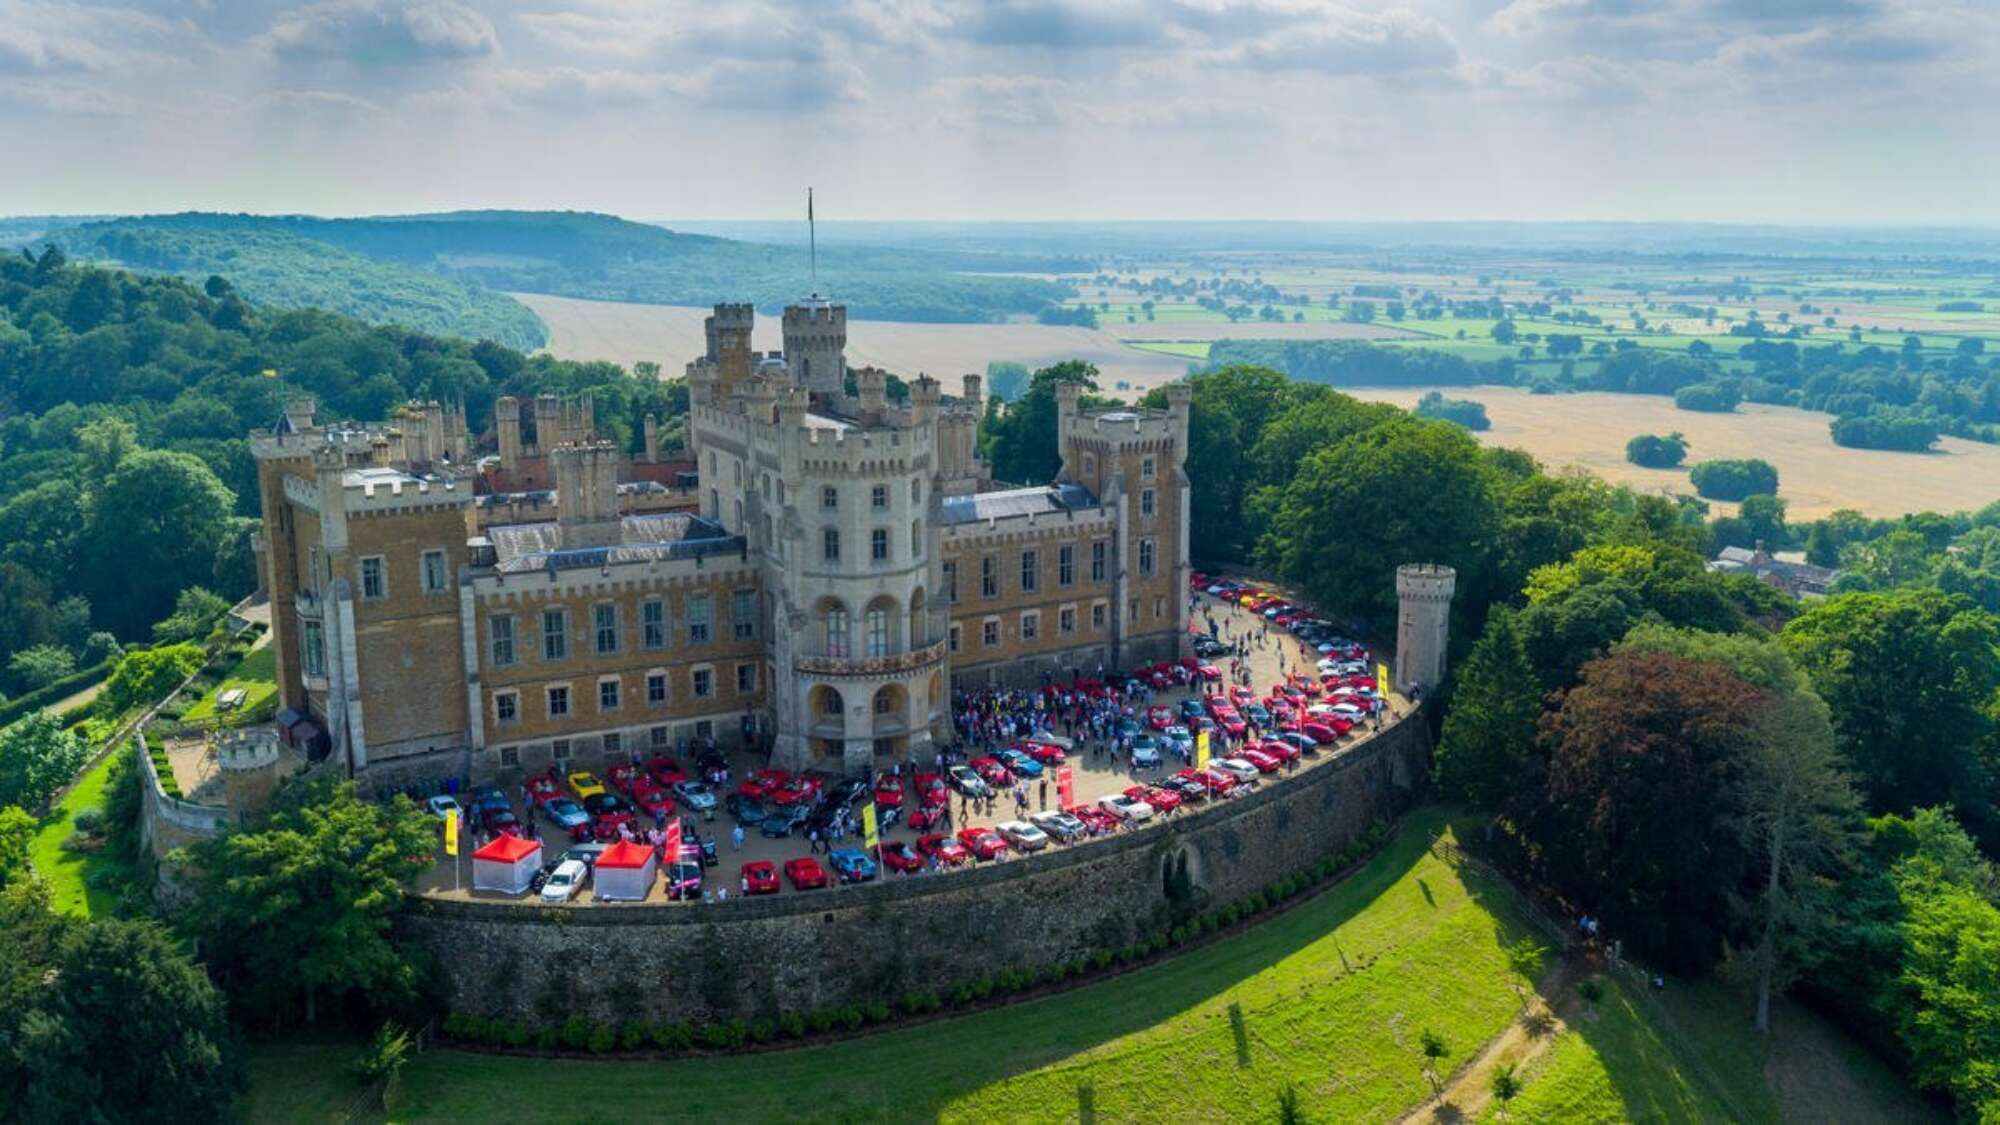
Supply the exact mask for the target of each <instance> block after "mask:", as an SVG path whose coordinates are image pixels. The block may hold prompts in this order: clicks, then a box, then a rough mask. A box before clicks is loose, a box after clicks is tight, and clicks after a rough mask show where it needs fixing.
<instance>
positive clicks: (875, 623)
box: [868, 606, 889, 657]
mask: <svg viewBox="0 0 2000 1125" xmlns="http://www.w3.org/2000/svg"><path fill="white" fill-rule="evenodd" d="M868 655H869V656H871V657H872V656H887V655H889V611H888V610H886V609H884V608H882V607H881V606H875V607H873V608H872V609H870V610H869V611H868Z"/></svg>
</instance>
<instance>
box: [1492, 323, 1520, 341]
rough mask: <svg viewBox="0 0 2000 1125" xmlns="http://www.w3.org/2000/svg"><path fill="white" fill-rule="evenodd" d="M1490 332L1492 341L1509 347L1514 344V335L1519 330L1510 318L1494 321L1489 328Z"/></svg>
mask: <svg viewBox="0 0 2000 1125" xmlns="http://www.w3.org/2000/svg"><path fill="white" fill-rule="evenodd" d="M1491 332H1492V336H1493V342H1494V343H1496V344H1502V345H1505V346H1507V347H1510V348H1511V347H1513V346H1514V340H1515V338H1516V336H1518V335H1519V330H1518V329H1516V328H1515V327H1514V322H1513V321H1511V320H1502V321H1497V322H1495V323H1494V325H1493V327H1492V329H1491Z"/></svg>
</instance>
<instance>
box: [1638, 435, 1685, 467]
mask: <svg viewBox="0 0 2000 1125" xmlns="http://www.w3.org/2000/svg"><path fill="white" fill-rule="evenodd" d="M1687 451H1688V446H1687V439H1686V438H1684V437H1682V436H1681V435H1680V434H1679V433H1671V434H1668V435H1667V436H1665V437H1661V436H1659V435H1658V434H1640V435H1639V436H1637V437H1635V438H1633V439H1632V440H1631V441H1628V442H1626V443H1625V459H1626V460H1627V461H1630V462H1631V463H1632V464H1634V465H1638V466H1639V467H1641V468H1645V469H1677V468H1680V464H1681V462H1682V461H1684V460H1686V459H1687Z"/></svg>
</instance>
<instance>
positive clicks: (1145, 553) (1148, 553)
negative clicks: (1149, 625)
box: [1133, 539, 1159, 617]
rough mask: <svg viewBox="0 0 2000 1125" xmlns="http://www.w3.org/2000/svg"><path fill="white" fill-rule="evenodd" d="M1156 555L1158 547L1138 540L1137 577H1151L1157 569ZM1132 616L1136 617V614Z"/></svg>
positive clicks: (1146, 541) (1149, 542)
mask: <svg viewBox="0 0 2000 1125" xmlns="http://www.w3.org/2000/svg"><path fill="white" fill-rule="evenodd" d="M1158 555H1159V546H1158V545H1157V544H1155V543H1154V542H1153V541H1152V540H1151V539H1141V540H1139V577H1141V578H1151V577H1152V576H1153V571H1154V570H1156V569H1158V564H1159V559H1158V557H1157V556H1158ZM1133 616H1135V617H1136V616H1137V614H1134V615H1133Z"/></svg>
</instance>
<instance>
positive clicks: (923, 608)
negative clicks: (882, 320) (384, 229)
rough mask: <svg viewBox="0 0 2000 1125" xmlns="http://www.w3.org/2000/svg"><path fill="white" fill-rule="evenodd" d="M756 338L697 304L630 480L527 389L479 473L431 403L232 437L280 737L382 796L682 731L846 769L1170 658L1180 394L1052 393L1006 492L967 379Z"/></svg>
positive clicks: (815, 334) (576, 407)
mask: <svg viewBox="0 0 2000 1125" xmlns="http://www.w3.org/2000/svg"><path fill="white" fill-rule="evenodd" d="M782 324H783V334H784V348H783V350H782V351H774V352H768V353H762V354H760V353H759V352H757V351H756V350H755V348H754V345H753V341H752V333H753V330H754V327H755V312H754V310H753V309H752V308H751V307H750V306H749V305H741V304H725V305H718V306H716V307H715V310H714V314H713V315H712V316H710V317H709V318H708V320H707V322H706V330H707V349H706V354H705V355H703V356H701V357H700V358H698V359H696V360H694V361H693V362H692V363H690V364H688V368H687V381H688V387H689V395H690V406H689V416H688V419H687V425H686V435H687V449H686V451H685V453H684V454H681V455H680V456H679V457H677V458H672V459H670V458H668V457H667V456H665V454H664V453H663V451H661V450H660V449H659V447H658V443H657V438H656V435H655V425H654V420H653V419H650V418H649V419H647V420H646V421H647V424H646V427H645V429H646V448H645V451H644V452H643V453H641V454H640V455H638V456H637V457H632V456H627V455H626V454H625V453H623V452H622V451H620V450H619V449H617V448H615V447H614V446H612V445H610V444H608V443H605V442H603V441H600V440H598V435H597V433H596V432H595V427H594V420H593V418H592V415H591V408H590V406H589V404H588V401H587V400H586V401H584V402H580V403H571V404H565V403H561V402H558V401H556V400H553V399H550V398H547V397H544V398H542V399H538V400H535V402H534V403H533V406H532V410H533V413H532V415H527V414H524V412H523V411H522V409H521V406H520V404H519V403H518V402H516V400H513V399H511V398H503V399H502V400H500V403H499V404H497V407H496V420H495V425H494V431H495V434H494V436H495V444H496V446H497V449H498V453H497V455H485V456H482V455H480V454H479V453H478V452H477V451H476V450H475V448H474V442H473V439H472V436H471V434H470V432H469V428H468V426H467V425H466V419H465V412H464V410H463V408H462V407H440V406H438V405H436V404H428V405H424V406H412V407H411V408H407V409H405V410H404V411H403V412H402V413H401V415H400V416H399V418H398V419H396V420H394V421H393V422H391V423H384V424H374V425H362V424H349V423H342V424H333V425H325V424H321V423H319V422H317V421H316V420H315V418H314V417H313V414H314V407H313V404H312V403H310V402H308V401H299V402H296V403H293V404H292V405H291V406H290V407H289V408H288V409H287V411H286V412H285V417H284V418H283V419H282V420H281V421H280V422H279V423H278V424H277V425H276V426H275V427H273V428H272V430H271V431H269V432H264V433H258V434H253V435H252V441H251V445H252V451H253V453H254V454H255V456H256V459H257V465H258V481H259V490H260V493H261V500H262V504H263V514H264V540H263V543H262V565H263V568H264V581H265V587H266V589H267V590H268V592H269V594H270V598H271V616H272V627H273V630H274V633H275V636H274V638H273V641H274V649H275V651H276V654H277V666H278V677H277V678H278V684H279V694H280V699H281V705H282V707H283V708H284V709H285V710H284V713H283V714H284V719H285V723H286V732H287V735H288V737H291V738H292V739H293V740H294V741H295V742H300V741H303V742H308V743H312V744H315V745H317V746H319V747H322V748H324V749H327V750H330V751H331V752H332V753H333V754H334V755H335V756H336V757H338V758H339V759H341V760H342V761H344V762H345V763H346V765H347V767H348V768H349V770H351V771H352V772H353V773H354V774H356V775H357V776H364V775H365V776H367V777H368V778H369V779H370V780H371V781H372V782H374V783H377V784H378V785H393V784H399V783H401V782H402V781H404V780H407V779H417V778H435V777H444V776H458V777H472V778H492V777H500V776H507V775H515V774H517V773H518V772H533V771H539V770H541V769H544V768H546V767H547V766H548V765H550V764H552V763H553V764H556V765H557V766H558V767H562V768H567V767H568V766H569V765H570V764H571V763H575V764H576V766H577V768H584V767H597V766H599V765H601V764H603V763H604V762H605V761H607V760H612V759H622V758H624V757H626V756H627V755H628V754H630V753H631V752H632V751H633V750H635V749H636V750H640V751H642V752H651V751H652V750H653V749H654V748H669V747H683V746H686V745H688V744H690V743H691V742H692V741H694V740H709V741H713V742H717V743H721V744H725V745H728V744H736V743H751V744H755V745H760V746H766V747H768V748H769V750H770V752H771V756H772V761H773V763H774V764H775V765H778V766H780V767H785V768H791V769H825V770H831V771H835V772H845V773H854V772H858V771H860V770H861V769H863V768H865V767H866V766H868V765H870V764H876V763H880V764H884V765H886V764H887V763H889V762H891V761H903V760H916V759H921V758H925V757H927V756H928V755H929V754H930V753H931V752H932V747H933V746H934V745H935V744H939V743H942V742H945V741H948V740H949V739H950V738H951V734H950V730H949V723H950V718H949V716H950V705H949V703H950V689H951V688H952V687H954V686H961V687H962V686H985V685H999V684H1032V683H1038V682H1041V681H1042V680H1043V679H1044V678H1046V677H1058V678H1062V679H1068V678H1070V677H1071V676H1073V675H1081V676H1085V677H1090V676H1095V675H1097V674H1098V673H1099V672H1100V671H1101V670H1109V669H1124V668H1131V667H1135V666H1137V665H1141V664H1145V663H1150V662H1153V661H1157V660H1164V659H1171V658H1174V657H1177V656H1178V655H1179V654H1180V653H1181V651H1182V647H1183V644H1184V641H1185V638H1186V636H1187V624H1188V623H1187V619H1186V613H1187V608H1186V607H1187V569H1188V564H1187V559H1188V489H1187V482H1186V478H1185V475H1184V470H1185V460H1186V453H1187V432H1188V430H1187V426H1188V409H1189V392H1188V388H1187V387H1185V386H1184V385H1176V386H1172V387H1169V388H1168V392H1167V395H1168V402H1169V407H1168V409H1167V410H1166V411H1164V412H1160V411H1143V410H1136V409H1123V408H1121V409H1113V410H1105V411H1092V412H1086V411H1084V410H1082V409H1081V408H1080V404H1079V389H1078V388H1077V387H1075V386H1073V385H1072V386H1065V387H1062V388H1060V390H1059V394H1058V419H1057V434H1056V444H1057V447H1058V449H1059V451H1060V457H1061V468H1060V470H1059V471H1058V473H1057V475H1056V478H1055V479H1054V480H1053V481H1049V482H1041V483H1025V484H1022V485H1021V486H1018V487H1002V486H998V485H996V484H995V482H993V481H992V480H991V479H990V477H989V474H988V472H987V470H986V467H985V465H984V464H983V463H982V461H981V459H980V457H979V454H978V450H977V442H976V431H977V426H978V420H979V417H980V415H981V413H982V411H983V410H984V407H985V403H984V400H983V398H982V395H981V393H980V390H981V388H980V378H979V377H978V376H976V375H967V376H965V377H964V382H963V384H962V388H961V389H962V392H963V393H962V394H961V395H960V396H958V397H956V398H948V397H946V396H945V395H944V394H943V393H942V389H941V387H940V385H939V383H938V382H937V381H936V380H934V379H931V378H929V377H927V376H920V377H918V378H917V379H915V380H913V381H911V382H910V383H909V384H908V385H907V392H908V393H907V398H906V400H905V401H903V402H900V403H893V402H891V400H890V396H889V376H888V375H887V373H886V372H883V371H880V370H877V369H874V368H862V369H860V370H855V371H850V369H849V368H848V366H847V363H846V358H845V356H846V341H847V316H846V310H845V308H844V307H842V306H841V305H839V304H836V303H832V302H827V301H822V300H819V299H817V298H815V299H810V300H806V301H802V302H800V303H798V304H795V305H793V306H791V307H789V308H787V309H786V310H785V312H784V317H783V322H782ZM850 386H851V388H852V389H851V390H850V389H849V388H850ZM524 422H526V423H527V424H529V425H531V426H532V427H533V434H532V435H531V436H530V435H524V433H523V430H522V426H523V423H524ZM663 475H665V476H667V477H668V478H669V480H668V481H663V480H662V479H661V478H662V476H663ZM524 485H541V486H543V487H542V488H540V489H524V488H523V486H524ZM549 485H552V486H553V487H552V488H549V487H547V486H549ZM498 489H506V490H507V491H499V490H498Z"/></svg>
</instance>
